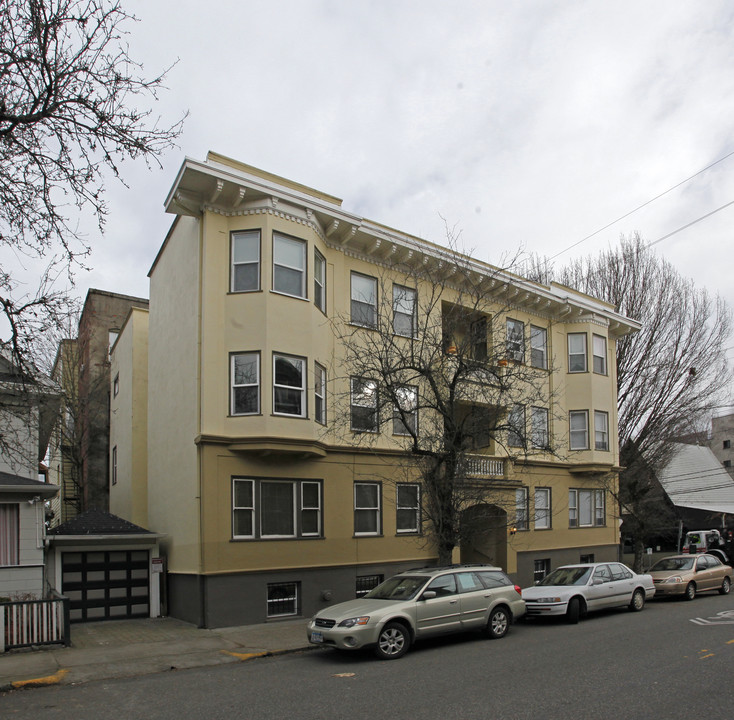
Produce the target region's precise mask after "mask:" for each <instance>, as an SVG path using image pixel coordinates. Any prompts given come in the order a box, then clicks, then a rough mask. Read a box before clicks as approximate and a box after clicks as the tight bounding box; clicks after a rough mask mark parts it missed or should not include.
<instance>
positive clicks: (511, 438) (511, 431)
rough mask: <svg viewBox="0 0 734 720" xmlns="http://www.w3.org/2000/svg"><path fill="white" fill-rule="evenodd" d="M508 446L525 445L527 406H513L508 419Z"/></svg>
mask: <svg viewBox="0 0 734 720" xmlns="http://www.w3.org/2000/svg"><path fill="white" fill-rule="evenodd" d="M507 425H508V428H507V444H508V445H509V446H510V447H523V446H524V445H525V406H524V405H513V406H512V410H510V414H509V415H508V417H507Z"/></svg>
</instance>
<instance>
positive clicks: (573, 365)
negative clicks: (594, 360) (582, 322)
mask: <svg viewBox="0 0 734 720" xmlns="http://www.w3.org/2000/svg"><path fill="white" fill-rule="evenodd" d="M568 372H570V373H577V372H586V333H569V334H568Z"/></svg>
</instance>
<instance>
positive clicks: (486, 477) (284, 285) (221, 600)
mask: <svg viewBox="0 0 734 720" xmlns="http://www.w3.org/2000/svg"><path fill="white" fill-rule="evenodd" d="M166 209H167V211H168V212H170V213H173V214H174V215H176V218H175V220H174V222H173V225H172V227H171V229H170V231H169V233H168V235H167V237H166V238H165V241H164V243H163V245H162V247H161V249H160V251H159V253H158V256H157V257H156V259H155V262H154V264H153V267H152V268H151V270H150V308H149V314H147V315H146V314H144V313H142V312H139V311H137V310H133V311H132V312H131V313H130V314H129V315H128V319H127V322H126V323H125V324H124V326H123V327H122V332H121V333H120V337H119V338H118V339H117V342H116V344H115V347H114V349H113V353H112V358H111V361H112V367H113V371H112V375H113V378H118V386H117V388H116V389H113V391H112V393H111V394H112V401H111V418H112V420H111V430H110V433H111V438H112V440H111V454H110V467H111V476H112V483H113V484H111V486H110V505H111V510H112V511H113V512H115V513H117V514H120V515H122V516H124V517H126V518H128V519H132V518H138V520H136V522H144V523H145V524H146V526H147V527H152V528H155V530H156V531H157V532H161V533H165V535H166V537H165V538H164V539H163V540H162V541H161V550H162V553H163V554H164V555H165V556H166V561H167V571H168V583H167V586H168V597H169V602H168V614H170V615H173V616H174V617H178V618H182V619H184V620H187V621H191V622H195V623H198V624H199V625H201V626H206V627H216V626H226V625H236V624H246V623H257V622H262V621H265V620H269V619H277V618H283V617H290V616H298V615H303V616H307V615H310V614H312V613H313V612H315V611H316V610H317V609H319V608H321V607H323V606H324V605H326V604H328V603H329V602H333V601H335V600H344V599H348V598H352V597H354V596H355V595H359V594H360V593H362V592H364V591H366V590H367V589H369V588H370V587H372V586H373V585H374V584H375V583H377V582H378V581H379V580H380V579H381V578H382V577H384V576H388V575H390V574H392V573H394V572H397V571H401V570H405V569H408V568H411V567H416V566H420V565H425V564H432V563H435V561H436V558H437V552H436V548H435V547H433V546H432V543H431V541H430V537H429V536H426V535H424V534H423V528H424V523H425V517H424V516H423V515H422V507H421V486H420V478H419V477H418V476H417V474H416V472H415V471H414V470H413V471H411V467H412V466H411V465H410V459H409V458H408V457H407V456H406V453H405V452H404V451H403V450H401V447H403V445H401V444H400V440H401V435H403V434H404V433H401V431H400V427H399V424H398V423H396V422H385V423H384V426H379V427H378V426H377V425H374V426H373V425H371V423H372V419H371V418H372V417H373V416H372V414H371V410H370V393H369V392H368V388H367V384H368V383H365V382H364V381H363V379H360V378H354V377H352V378H351V379H350V378H349V377H348V376H347V375H346V374H345V373H346V372H347V371H346V370H345V368H344V365H343V363H344V348H343V347H342V346H340V344H339V342H338V341H337V336H336V335H335V332H334V323H335V322H338V319H339V318H340V317H346V318H347V320H346V323H347V325H353V326H355V328H356V330H355V331H356V332H365V333H369V332H370V330H369V327H366V328H365V329H364V330H362V327H364V326H369V324H370V322H369V319H370V317H371V313H372V314H374V313H375V312H376V303H377V300H376V299H375V298H376V297H378V296H380V297H382V296H383V295H385V296H388V297H390V298H391V302H393V303H396V304H394V305H393V310H394V311H395V317H394V322H395V323H396V325H395V327H396V328H397V327H398V325H400V331H399V332H398V331H397V330H396V332H397V334H398V335H403V334H405V333H404V330H405V326H406V324H407V325H410V323H411V309H410V307H414V308H415V307H417V305H416V304H415V302H416V299H417V298H420V297H421V296H422V294H423V293H428V292H430V288H429V287H427V286H426V285H425V283H421V282H418V285H417V287H415V288H407V289H406V288H399V286H398V285H397V283H396V282H395V280H396V279H399V275H398V274H397V271H396V269H395V268H396V267H397V262H398V259H399V260H400V262H401V263H410V264H411V267H413V268H414V269H419V268H420V267H422V266H423V264H430V265H431V266H432V267H436V268H442V271H443V272H445V277H447V278H450V277H451V275H452V272H453V271H454V269H453V268H452V267H451V266H445V250H444V249H442V248H440V247H439V246H436V245H433V244H431V243H428V242H425V241H423V240H420V239H418V238H415V237H412V236H409V235H406V234H404V233H401V232H399V231H396V230H392V229H389V228H386V227H384V226H382V225H379V224H376V223H373V222H371V221H368V220H365V219H363V218H361V217H359V216H358V215H356V214H354V213H350V212H348V211H346V210H344V209H343V208H342V205H341V201H340V200H339V199H337V198H334V197H332V196H329V195H326V194H325V193H322V192H319V191H316V190H313V189H311V188H308V187H305V186H303V185H299V184H297V183H294V182H291V181H288V180H285V179H283V178H279V177H277V176H274V175H272V174H270V173H266V172H263V171H260V170H257V169H255V168H252V167H250V166H247V165H244V164H242V163H238V162H235V161H232V160H229V159H227V158H225V157H222V156H219V155H216V154H213V153H210V154H209V156H208V158H207V160H206V161H205V162H198V161H195V160H190V159H187V160H186V161H185V162H184V163H183V166H182V168H181V170H180V172H179V174H178V176H177V178H176V180H175V183H174V185H173V187H172V189H171V191H170V194H169V196H168V199H167V202H166ZM465 261H466V263H467V264H468V265H469V266H470V271H471V273H472V277H474V278H476V280H477V282H482V281H483V279H487V282H488V283H489V279H490V278H498V277H499V279H500V281H501V282H500V286H499V288H498V290H501V292H502V293H503V294H502V298H503V300H502V302H500V301H499V300H498V306H497V310H496V312H497V313H498V314H499V313H500V312H502V313H505V312H508V314H507V316H506V317H505V315H502V317H501V318H500V321H501V323H502V333H503V340H502V342H503V343H504V342H505V341H504V332H505V326H506V330H507V348H508V352H510V353H511V357H510V362H512V363H516V364H519V365H527V366H528V367H532V368H535V369H537V371H538V372H537V373H536V374H537V375H538V377H539V378H540V382H541V383H542V385H543V388H544V390H543V392H544V393H545V400H543V397H539V398H538V400H537V402H536V405H537V406H533V407H530V406H528V407H519V408H518V407H515V408H508V407H503V408H499V407H498V408H488V409H487V410H488V411H489V410H492V411H494V412H498V413H504V414H506V413H509V412H512V413H513V415H514V417H515V419H516V422H518V423H519V422H522V423H523V425H524V427H527V428H531V426H532V430H531V434H532V436H533V437H534V438H541V439H540V440H537V442H538V443H539V444H538V445H537V448H536V450H535V452H534V453H533V454H531V455H525V454H523V453H522V452H520V451H519V450H518V448H516V447H513V439H512V437H511V436H510V435H509V434H508V435H507V436H503V437H502V438H485V439H484V440H483V441H482V442H480V441H479V434H478V435H477V437H476V438H474V441H475V446H476V454H475V457H473V459H472V462H471V463H470V464H469V465H468V466H467V471H466V472H467V482H468V481H469V480H471V482H472V483H474V484H475V485H476V486H478V487H479V488H481V489H483V488H486V497H487V499H486V501H485V502H486V503H487V504H491V508H492V512H493V513H494V515H493V517H494V518H495V519H496V522H494V523H493V524H492V525H491V526H489V525H488V526H487V528H486V531H485V532H484V533H483V534H482V535H481V536H477V537H476V538H475V539H474V540H472V542H468V543H467V544H466V545H465V546H462V547H460V548H457V549H456V551H455V559H456V560H457V561H458V560H465V561H466V560H468V561H477V560H485V561H486V560H490V561H492V562H495V563H497V564H499V565H501V566H502V567H503V568H504V569H505V570H506V571H507V572H508V573H509V574H510V575H511V576H512V577H513V578H514V579H515V580H516V581H517V582H518V583H520V584H522V585H530V584H532V582H533V580H534V579H535V578H538V577H542V576H543V575H544V574H545V573H547V572H548V571H549V570H550V569H551V568H552V567H555V566H557V565H559V564H561V563H565V562H574V561H575V562H578V561H580V560H591V559H594V560H597V561H598V560H604V559H609V560H612V559H617V557H618V550H619V547H618V544H619V523H618V518H617V517H616V515H615V508H614V504H613V503H612V502H611V501H610V498H611V495H610V493H609V492H608V490H609V489H610V488H611V489H613V488H614V487H615V483H616V473H617V469H618V464H619V456H618V450H617V444H618V443H617V411H616V407H617V398H616V367H615V362H614V358H615V345H616V340H617V338H619V337H620V336H622V335H624V334H627V333H629V332H633V331H635V330H636V329H637V327H638V326H637V325H636V324H635V323H634V322H632V321H630V320H627V319H626V318H624V317H622V316H620V315H618V314H617V313H616V312H615V311H614V308H613V307H611V306H610V305H608V304H606V303H604V302H601V301H597V300H594V299H593V298H590V297H588V296H586V295H583V294H580V293H577V292H574V291H572V290H570V289H568V288H564V287H561V286H558V285H551V286H543V285H539V284H535V283H531V282H528V281H525V280H522V279H521V278H519V277H517V276H513V275H510V274H507V273H502V272H501V271H499V270H497V269H496V268H492V267H491V266H489V265H486V264H484V263H481V262H478V261H474V260H471V259H469V258H465ZM391 273H392V275H391ZM391 278H392V279H391ZM396 289H400V293H397V294H396ZM396 297H398V300H397V301H396V300H395V298H396ZM456 302H459V296H458V295H457V294H456V293H454V291H452V290H451V289H450V283H449V284H447V290H446V297H445V298H441V301H440V302H437V303H436V305H435V310H434V312H435V313H436V318H435V320H436V322H438V323H439V327H441V323H445V317H443V316H442V315H441V313H445V312H446V309H447V308H448V307H449V306H450V304H451V303H456ZM411 303H412V305H411ZM507 308H509V311H508V310H507ZM350 313H351V320H349V319H348V318H349V316H350ZM481 320H482V318H477V326H479V327H481V322H479V321H481ZM146 329H147V334H146ZM455 330H456V328H447V338H448V335H450V333H451V332H453V331H455ZM471 332H472V337H474V335H475V334H476V337H477V352H478V353H479V352H481V349H482V347H480V346H482V343H483V341H482V340H481V333H478V332H477V331H475V329H474V328H472V330H471ZM418 340H420V338H418ZM449 340H450V342H447V343H446V346H445V347H444V348H442V349H441V352H445V353H451V352H452V342H454V340H453V339H450V338H449ZM484 340H486V333H485V337H484ZM485 344H486V343H485ZM146 355H147V366H146V364H145V361H144V358H145V357H146ZM502 362H504V363H505V364H506V363H507V361H505V360H503V361H502ZM146 367H147V376H145V370H146ZM113 382H114V379H113ZM141 383H143V384H144V385H145V386H146V387H147V393H141V392H139V389H140V388H141V387H142V385H141ZM360 383H361V384H360ZM541 395H542V393H541ZM339 398H341V399H342V401H343V400H344V398H346V399H347V403H348V404H349V407H348V410H349V415H347V416H344V415H339V413H337V412H336V411H335V406H336V404H337V400H338V399H339ZM550 398H552V399H550ZM543 402H545V406H543ZM146 404H147V417H146V413H145V411H144V406H145V405H146ZM549 405H550V406H549ZM478 415H479V413H478ZM350 418H351V420H350ZM518 418H519V419H518ZM415 420H416V422H419V424H420V422H421V421H420V420H419V419H418V418H416V419H415ZM403 421H405V422H409V421H411V418H403ZM143 425H145V430H144V432H143ZM364 432H372V433H373V436H372V437H373V442H372V443H371V444H370V447H366V446H365V445H364V444H363V443H361V442H360V435H361V434H362V433H364ZM534 442H535V440H534ZM550 445H552V446H554V447H556V448H558V452H557V453H551V452H546V451H545V448H546V446H550ZM135 448H138V449H137V450H136V449H135ZM143 448H145V450H143ZM141 452H147V470H143V469H142V468H141V467H140V464H139V462H138V461H139V459H140V453H141ZM406 467H407V468H408V469H407V470H406V469H405V468H406ZM399 472H400V473H403V472H405V473H406V474H405V475H401V477H404V480H402V481H397V482H396V481H395V479H396V478H397V477H398V473H399ZM391 476H392V477H391ZM146 487H147V508H143V507H142V505H143V503H142V502H138V500H140V499H141V498H143V497H144V496H145V488H146ZM477 507H479V506H477ZM473 509H474V508H471V507H470V508H466V509H465V512H466V513H468V514H471V512H472V511H473ZM146 512H147V514H146ZM467 517H468V515H467Z"/></svg>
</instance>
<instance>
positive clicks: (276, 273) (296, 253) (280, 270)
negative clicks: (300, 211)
mask: <svg viewBox="0 0 734 720" xmlns="http://www.w3.org/2000/svg"><path fill="white" fill-rule="evenodd" d="M273 290H274V291H275V292H277V293H282V294H283V295H292V296H293V297H299V298H305V297H306V243H305V241H304V240H299V239H298V238H292V237H288V236H287V235H281V234H280V233H276V232H274V233H273Z"/></svg>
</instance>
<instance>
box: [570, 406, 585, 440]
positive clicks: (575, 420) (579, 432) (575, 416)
mask: <svg viewBox="0 0 734 720" xmlns="http://www.w3.org/2000/svg"><path fill="white" fill-rule="evenodd" d="M568 427H569V435H570V447H571V450H588V449H589V411H588V410H571V412H570V413H568Z"/></svg>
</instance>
